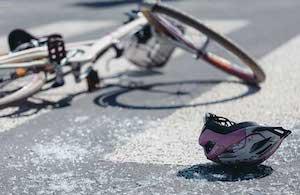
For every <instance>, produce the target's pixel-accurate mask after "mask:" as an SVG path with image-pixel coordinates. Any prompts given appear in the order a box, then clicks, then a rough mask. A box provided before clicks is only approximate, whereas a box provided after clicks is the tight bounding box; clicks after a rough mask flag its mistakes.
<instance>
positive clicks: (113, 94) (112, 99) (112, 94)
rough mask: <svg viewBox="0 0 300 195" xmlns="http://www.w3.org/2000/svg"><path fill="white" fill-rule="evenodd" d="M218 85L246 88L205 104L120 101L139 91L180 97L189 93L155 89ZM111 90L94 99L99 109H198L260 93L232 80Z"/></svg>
mask: <svg viewBox="0 0 300 195" xmlns="http://www.w3.org/2000/svg"><path fill="white" fill-rule="evenodd" d="M220 83H228V84H238V85H245V86H247V90H246V91H245V92H243V93H241V94H237V95H236V96H233V97H228V98H223V99H219V100H211V101H207V102H197V103H189V102H185V103H178V104H175V105H174V104H173V102H172V105H171V104H170V105H159V106H155V105H151V106H150V105H146V106H145V105H137V104H135V102H134V100H133V102H130V103H125V102H122V100H120V98H119V97H120V96H123V95H126V94H129V93H132V92H135V91H139V92H147V93H149V92H150V93H156V94H167V95H170V96H175V97H180V96H186V95H189V94H190V92H189V91H180V90H179V91H174V90H173V91H170V90H165V91H164V90H157V89H155V87H165V86H166V87H169V86H175V85H198V86H200V85H207V86H208V85H216V84H220ZM110 87H111V88H112V87H114V88H112V90H110V91H108V92H105V93H102V94H100V95H99V96H98V97H96V98H95V99H94V103H95V104H96V105H98V106H100V107H106V106H112V107H120V108H126V109H136V110H164V109H178V108H187V107H198V106H206V105H211V104H221V103H226V102H229V101H234V100H237V99H240V98H243V97H246V96H250V95H254V94H255V93H257V92H258V91H260V87H259V86H254V85H249V84H246V83H244V82H241V81H233V80H184V81H172V82H167V81H166V82H156V83H151V84H140V83H134V82H133V83H131V84H129V85H128V86H125V85H112V86H110ZM147 100H149V101H150V99H147Z"/></svg>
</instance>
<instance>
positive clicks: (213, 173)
mask: <svg viewBox="0 0 300 195" xmlns="http://www.w3.org/2000/svg"><path fill="white" fill-rule="evenodd" d="M273 171H274V170H273V169H272V167H270V166H266V165H256V166H244V167H231V166H226V165H219V164H199V165H193V166H191V167H189V168H185V169H183V170H180V171H178V172H177V177H182V178H185V179H194V180H207V181H210V182H215V181H223V182H236V181H243V180H252V179H261V178H264V177H267V176H269V175H271V174H272V173H273Z"/></svg>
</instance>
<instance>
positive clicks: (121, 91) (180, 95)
mask: <svg viewBox="0 0 300 195" xmlns="http://www.w3.org/2000/svg"><path fill="white" fill-rule="evenodd" d="M66 74H68V73H66ZM161 74H162V73H161V72H159V71H155V70H139V71H125V72H122V73H120V74H116V75H113V76H110V77H106V78H102V80H103V81H105V82H106V81H109V80H110V79H117V80H121V82H117V83H113V84H112V83H108V82H107V84H104V85H102V86H99V88H98V89H97V90H95V91H94V92H100V95H98V96H97V97H96V98H95V99H94V103H95V104H96V105H98V106H100V107H107V106H113V107H121V108H126V109H136V110H166V109H177V108H185V107H197V106H205V105H210V104H220V103H225V102H229V101H234V100H237V99H239V98H243V97H246V96H250V95H253V94H255V93H257V92H258V91H259V90H260V88H259V87H257V86H251V85H247V84H246V83H243V82H240V81H233V80H232V81H231V80H183V81H171V82H170V81H164V82H155V83H150V84H143V82H142V81H141V80H140V81H136V79H138V78H146V77H152V76H160V75H161ZM124 77H125V79H124ZM151 79H152V78H151ZM122 80H123V81H124V80H125V81H126V84H122ZM48 82H53V80H49V81H48ZM219 83H229V84H237V85H245V86H247V90H246V91H245V92H243V93H241V94H237V95H236V96H233V97H228V98H224V99H218V100H211V101H208V102H197V103H194V104H191V103H189V102H190V100H191V99H194V98H196V97H197V96H198V95H199V93H201V92H203V91H202V88H201V85H202V87H203V86H204V87H209V86H213V85H216V84H219ZM190 86H194V88H191V87H190ZM46 90H47V89H43V91H46ZM101 90H103V91H101ZM199 90H200V91H199ZM224 90H226V89H224ZM134 92H139V93H142V94H141V95H142V96H143V97H144V98H142V99H141V98H139V99H141V100H143V101H144V100H145V101H147V102H148V104H149V105H139V104H137V102H136V100H135V99H134V98H130V95H131V93H134ZM85 93H88V92H87V91H82V92H78V93H74V94H69V95H67V96H66V97H64V98H62V99H60V100H58V101H48V100H45V99H40V98H36V97H31V98H29V99H28V100H23V101H19V102H17V103H15V104H13V105H11V107H12V108H14V109H12V111H10V112H9V113H5V114H1V115H0V118H5V117H9V118H17V117H28V116H31V115H34V114H37V113H39V112H41V111H42V110H45V109H50V110H51V109H61V108H65V107H69V106H71V104H72V101H73V99H74V98H75V97H76V96H79V95H81V94H85ZM151 95H154V96H152V97H151ZM120 96H125V97H129V98H127V101H126V102H122V100H120V98H119V97H120ZM168 98H169V99H168ZM170 99H171V100H173V102H172V101H171V100H170ZM155 101H156V102H155ZM157 102H158V104H159V105H157ZM174 102H176V104H174Z"/></svg>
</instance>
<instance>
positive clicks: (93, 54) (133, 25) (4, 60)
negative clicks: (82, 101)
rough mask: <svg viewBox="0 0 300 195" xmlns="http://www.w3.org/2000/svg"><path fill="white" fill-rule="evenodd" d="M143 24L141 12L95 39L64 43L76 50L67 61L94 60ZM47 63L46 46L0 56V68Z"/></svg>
mask: <svg viewBox="0 0 300 195" xmlns="http://www.w3.org/2000/svg"><path fill="white" fill-rule="evenodd" d="M145 24H147V19H146V18H145V17H144V16H143V15H142V14H139V17H138V18H137V19H136V20H134V21H132V22H130V23H128V24H126V25H123V26H121V27H119V28H118V29H117V30H115V31H113V32H112V33H110V34H108V35H106V36H104V37H103V38H101V39H99V40H97V41H84V42H76V43H70V44H66V50H67V53H70V52H71V51H77V52H74V53H75V54H72V56H71V57H68V55H67V58H68V60H67V63H81V64H85V63H88V62H94V61H95V60H96V59H97V58H98V57H99V55H101V53H103V52H104V51H106V50H107V49H109V48H110V47H112V45H113V44H114V43H116V42H118V40H120V39H122V38H123V37H125V36H127V35H128V34H130V33H132V32H133V30H134V29H138V28H139V27H142V26H143V25H145ZM49 63H50V62H49V60H48V50H47V46H41V47H36V48H32V49H26V50H24V51H19V52H16V53H9V54H8V55H5V56H0V69H15V68H30V67H41V66H45V65H46V64H49Z"/></svg>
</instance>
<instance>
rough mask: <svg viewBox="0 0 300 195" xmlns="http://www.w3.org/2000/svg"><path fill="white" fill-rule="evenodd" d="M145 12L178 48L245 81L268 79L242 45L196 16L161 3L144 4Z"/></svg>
mask: <svg viewBox="0 0 300 195" xmlns="http://www.w3.org/2000/svg"><path fill="white" fill-rule="evenodd" d="M142 11H143V13H144V15H145V16H146V18H147V19H148V20H149V22H150V23H151V24H152V26H154V28H155V29H156V30H157V31H158V32H160V33H163V34H164V35H165V36H166V37H167V38H168V39H169V40H170V41H171V42H173V43H174V44H175V45H176V46H177V47H180V48H182V49H184V50H186V51H188V52H190V53H193V54H196V55H197V57H199V58H201V59H203V60H204V61H206V62H208V63H209V64H211V65H213V66H215V67H216V68H218V69H220V70H222V71H224V72H226V73H228V74H231V75H233V76H236V77H238V78H240V79H242V80H244V81H245V82H248V83H251V84H258V83H261V82H263V81H264V80H265V73H264V72H263V70H262V69H261V68H260V66H259V65H258V64H257V63H256V62H255V60H253V59H252V58H251V57H250V56H249V55H248V54H247V53H245V52H244V51H243V50H242V49H241V48H240V47H238V46H237V45H236V44H235V43H233V42H232V41H231V40H229V39H228V38H225V37H224V36H223V35H221V34H219V33H217V32H215V31H214V30H212V29H210V28H209V27H207V26H206V25H204V24H202V23H201V22H199V21H198V20H196V19H194V18H193V17H191V16H189V15H187V14H185V13H182V12H180V11H177V10H175V9H173V8H169V7H166V6H164V5H160V4H151V3H144V4H143V6H142Z"/></svg>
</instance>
